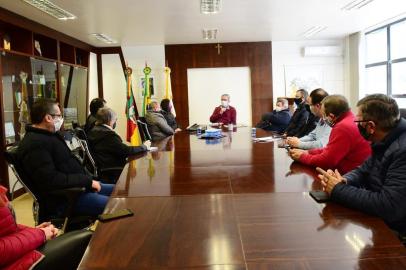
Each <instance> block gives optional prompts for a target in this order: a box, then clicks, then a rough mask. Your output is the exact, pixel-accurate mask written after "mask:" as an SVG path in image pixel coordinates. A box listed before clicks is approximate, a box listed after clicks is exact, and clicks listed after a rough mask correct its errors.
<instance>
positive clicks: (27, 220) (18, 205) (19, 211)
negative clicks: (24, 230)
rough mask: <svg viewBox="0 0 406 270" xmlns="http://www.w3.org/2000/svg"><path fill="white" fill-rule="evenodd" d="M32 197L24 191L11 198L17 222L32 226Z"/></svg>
mask: <svg viewBox="0 0 406 270" xmlns="http://www.w3.org/2000/svg"><path fill="white" fill-rule="evenodd" d="M32 202H33V200H32V197H31V196H30V195H29V194H28V193H25V194H23V195H21V196H20V197H18V198H16V199H14V200H13V202H12V204H13V208H14V211H15V213H16V218H17V223H18V224H23V225H26V226H34V218H33V216H32Z"/></svg>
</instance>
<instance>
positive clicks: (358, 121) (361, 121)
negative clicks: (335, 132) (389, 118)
mask: <svg viewBox="0 0 406 270" xmlns="http://www.w3.org/2000/svg"><path fill="white" fill-rule="evenodd" d="M369 121H371V120H354V122H355V123H364V122H369Z"/></svg>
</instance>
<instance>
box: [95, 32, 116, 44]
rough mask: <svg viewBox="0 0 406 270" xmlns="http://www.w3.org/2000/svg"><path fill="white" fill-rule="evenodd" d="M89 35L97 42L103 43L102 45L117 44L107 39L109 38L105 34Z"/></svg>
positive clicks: (109, 38)
mask: <svg viewBox="0 0 406 270" xmlns="http://www.w3.org/2000/svg"><path fill="white" fill-rule="evenodd" d="M90 35H92V36H94V37H95V38H97V39H98V40H100V41H103V42H104V43H107V44H113V43H117V41H115V40H114V39H112V38H111V37H109V36H107V35H105V34H101V33H93V34H90Z"/></svg>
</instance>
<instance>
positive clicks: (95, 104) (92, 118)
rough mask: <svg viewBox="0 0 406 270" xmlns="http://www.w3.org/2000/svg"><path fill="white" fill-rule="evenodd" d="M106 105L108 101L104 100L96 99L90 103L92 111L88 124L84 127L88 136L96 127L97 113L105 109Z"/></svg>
mask: <svg viewBox="0 0 406 270" xmlns="http://www.w3.org/2000/svg"><path fill="white" fill-rule="evenodd" d="M105 105H106V101H105V100H104V99H103V98H94V99H92V101H91V102H90V105H89V107H90V108H89V109H90V114H89V116H88V117H87V118H86V124H85V127H84V131H85V132H86V134H87V133H88V132H89V131H91V130H92V128H93V127H94V126H95V124H96V121H97V118H96V114H97V111H98V110H99V109H100V108H103V107H104V106H105Z"/></svg>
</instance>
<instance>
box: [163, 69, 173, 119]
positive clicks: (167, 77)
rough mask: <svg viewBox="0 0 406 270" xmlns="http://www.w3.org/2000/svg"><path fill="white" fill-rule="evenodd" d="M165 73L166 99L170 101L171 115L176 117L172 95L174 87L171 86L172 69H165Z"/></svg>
mask: <svg viewBox="0 0 406 270" xmlns="http://www.w3.org/2000/svg"><path fill="white" fill-rule="evenodd" d="M164 72H165V96H164V98H166V99H169V100H170V105H171V113H172V114H173V116H174V117H176V111H175V106H174V105H173V101H172V99H173V95H172V86H171V69H170V68H169V67H165V68H164Z"/></svg>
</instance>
